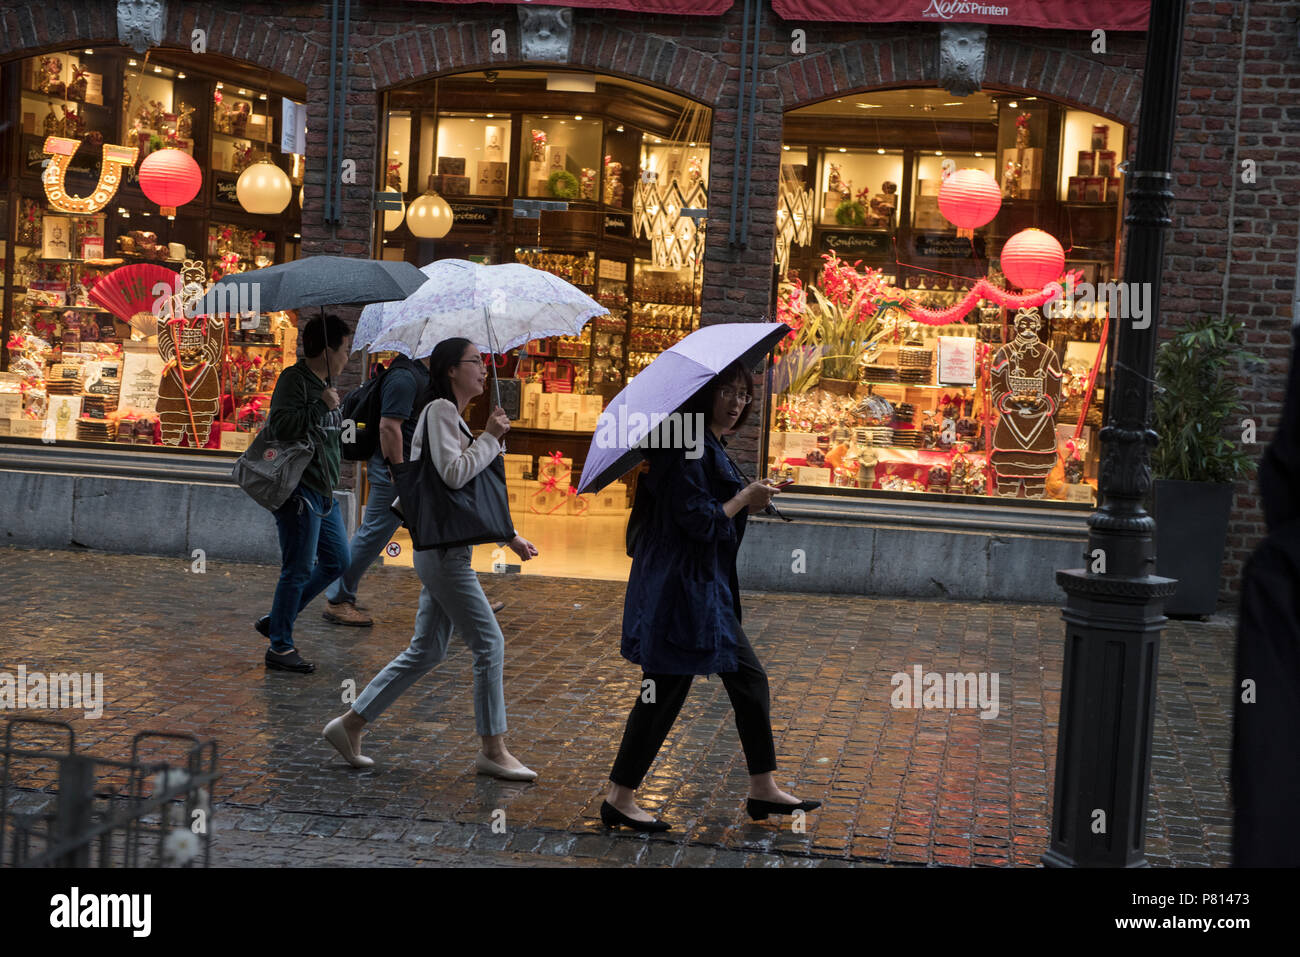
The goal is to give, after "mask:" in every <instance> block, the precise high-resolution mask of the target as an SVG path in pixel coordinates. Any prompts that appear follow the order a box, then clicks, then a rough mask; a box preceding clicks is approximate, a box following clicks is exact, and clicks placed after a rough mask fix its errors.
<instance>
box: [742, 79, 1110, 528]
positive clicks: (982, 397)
mask: <svg viewBox="0 0 1300 957" xmlns="http://www.w3.org/2000/svg"><path fill="white" fill-rule="evenodd" d="M844 100H848V101H849V102H844V101H843V100H836V101H834V103H831V102H828V103H825V104H818V105H816V106H815V107H811V108H807V109H804V110H799V111H795V112H793V113H791V114H787V132H788V133H793V134H794V135H795V136H797V139H796V140H795V141H793V142H790V143H787V144H786V146H785V149H783V155H782V159H783V162H784V164H785V165H784V166H783V173H782V194H781V199H780V202H779V204H778V243H777V258H776V266H777V301H778V317H779V318H781V319H782V320H784V321H786V322H789V323H790V324H791V325H792V327H795V328H796V332H795V333H794V334H792V336H791V337H790V338H789V339H788V340H787V341H786V342H785V343H783V344H782V346H781V347H780V348H779V349H778V350H777V360H776V361H775V362H774V364H773V367H772V373H771V380H770V382H771V390H770V397H769V403H768V416H769V418H768V430H767V437H766V451H765V455H766V468H767V471H768V472H769V473H771V474H776V475H781V476H785V477H790V478H793V479H794V480H795V482H796V483H797V486H798V487H800V489H801V490H803V491H813V492H816V491H831V490H835V491H836V492H838V493H840V494H851V495H884V496H890V497H900V496H902V497H904V498H906V497H908V496H918V495H923V496H926V497H931V498H933V497H935V496H944V497H948V498H962V499H967V500H971V501H978V502H989V503H996V502H1008V501H1016V502H1019V503H1026V502H1029V503H1032V502H1045V503H1056V504H1072V503H1073V504H1077V505H1078V506H1079V507H1084V506H1088V505H1091V504H1092V503H1093V502H1094V501H1095V494H1096V493H1095V488H1096V481H1097V471H1098V463H1099V454H1098V453H1099V449H1098V447H1097V433H1098V431H1099V427H1100V425H1101V421H1102V410H1103V409H1104V403H1105V388H1104V383H1105V373H1106V365H1107V358H1106V356H1105V355H1104V352H1103V349H1102V346H1101V340H1102V339H1103V335H1104V330H1105V326H1106V323H1107V321H1108V317H1107V312H1108V308H1107V304H1106V302H1105V301H1104V299H1105V297H1104V294H1103V296H1102V297H1101V298H1102V299H1103V301H1101V302H1094V301H1090V300H1085V299H1083V298H1082V297H1081V298H1080V300H1079V301H1077V302H1056V303H1045V304H1043V305H1041V306H1038V307H1036V308H1031V309H1025V310H1021V309H1017V308H1006V307H1004V306H1003V305H1001V304H1000V303H999V302H998V301H997V299H996V296H988V295H985V296H983V297H982V298H979V299H975V300H972V298H971V296H970V294H971V291H972V289H973V288H974V287H975V286H976V283H977V282H978V281H979V280H981V279H986V280H988V281H989V282H991V283H993V285H994V286H996V287H999V288H1001V289H1004V290H1006V291H1008V292H1012V293H1017V294H1019V293H1021V292H1023V291H1031V290H1022V289H1020V288H1018V287H1015V286H1008V283H1007V279H1006V277H1005V276H1004V274H1003V269H1002V267H1003V266H1004V265H1008V266H1010V265H1014V263H1009V264H1004V263H1002V261H1001V259H1000V256H1001V252H1002V247H1003V245H1004V244H1005V243H1006V241H1007V240H1008V239H1010V238H1011V237H1012V236H1013V235H1015V234H1016V233H1018V232H1019V231H1021V230H1023V229H1027V228H1036V229H1040V230H1043V231H1045V232H1047V233H1049V234H1051V235H1052V236H1053V237H1055V238H1056V239H1057V240H1059V243H1060V245H1061V248H1062V249H1063V250H1064V253H1065V265H1064V268H1063V269H1062V271H1061V275H1059V276H1052V277H1051V279H1052V280H1055V279H1062V278H1064V276H1065V275H1066V274H1069V275H1071V276H1072V277H1073V278H1075V279H1077V280H1079V281H1082V282H1088V283H1093V284H1094V285H1095V284H1100V283H1103V282H1105V281H1107V280H1109V279H1112V278H1114V277H1115V276H1116V275H1117V273H1118V270H1119V263H1120V258H1119V257H1120V250H1119V248H1118V243H1117V238H1118V235H1119V223H1120V222H1121V219H1120V217H1121V216H1122V210H1121V209H1120V206H1121V205H1122V195H1121V186H1122V180H1121V173H1120V171H1119V167H1118V163H1117V162H1116V160H1117V158H1120V157H1122V156H1123V155H1124V133H1125V131H1124V128H1123V126H1122V125H1120V124H1118V123H1115V122H1114V121H1111V120H1107V119H1106V118H1104V117H1100V116H1096V115H1095V114H1091V113H1088V112H1087V111H1083V110H1074V109H1066V108H1065V107H1063V106H1062V105H1060V104H1057V103H1054V102H1051V101H1048V100H1045V99H1043V98H1041V97H1033V96H1029V97H1019V98H1016V97H1012V96H1009V95H999V94H989V93H981V94H976V95H974V96H972V97H967V98H964V99H963V100H952V99H950V98H949V97H948V96H947V94H944V93H943V92H942V91H931V90H904V91H890V92H887V93H874V94H871V95H870V96H869V97H867V98H866V99H864V100H863V101H862V102H853V101H852V98H849V97H845V98H844ZM868 101H869V102H868ZM859 110H861V111H862V112H859ZM868 111H869V112H868ZM946 111H950V112H946ZM864 144H870V145H864ZM966 169H975V170H979V171H981V172H982V173H983V174H985V176H986V180H987V181H988V182H989V183H990V187H989V189H990V190H991V192H992V196H993V197H994V199H993V201H994V202H995V204H996V203H997V202H999V201H1000V204H1001V205H1000V208H998V210H997V212H996V215H995V216H994V218H993V219H992V220H991V221H988V222H985V223H984V224H983V225H979V226H975V227H965V228H961V229H959V228H958V226H957V225H955V224H954V223H953V222H951V221H950V220H949V219H948V218H947V217H946V216H945V215H944V212H943V211H942V210H941V208H940V202H939V199H940V190H941V188H942V186H943V184H944V182H945V180H946V178H947V177H948V176H951V175H952V174H953V173H955V172H956V171H957V170H966ZM808 183H812V184H815V187H816V204H815V205H816V210H817V216H816V221H815V226H814V228H813V229H812V230H808V231H805V232H804V234H803V235H802V236H799V235H796V233H795V231H794V229H793V228H789V229H785V228H784V224H786V223H787V222H790V223H792V222H793V219H792V218H790V217H789V214H788V213H787V217H786V218H783V216H782V212H783V211H787V210H791V209H793V208H794V207H793V205H792V204H793V203H794V202H796V200H797V198H798V194H799V191H800V189H801V188H802V187H804V186H805V184H808ZM898 187H901V188H898ZM886 197H887V198H888V199H887V200H886ZM873 202H874V206H873ZM873 214H874V215H873ZM783 239H784V243H785V248H784V249H783V248H782V240H783ZM1013 272H1014V270H1013ZM1048 281H1050V280H1048Z"/></svg>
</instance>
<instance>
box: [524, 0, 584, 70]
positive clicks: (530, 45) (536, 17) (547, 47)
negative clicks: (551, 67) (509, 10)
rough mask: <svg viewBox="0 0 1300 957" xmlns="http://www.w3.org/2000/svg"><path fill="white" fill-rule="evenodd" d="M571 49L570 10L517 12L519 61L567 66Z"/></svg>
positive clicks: (526, 8) (534, 8) (527, 9)
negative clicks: (537, 61) (541, 61)
mask: <svg viewBox="0 0 1300 957" xmlns="http://www.w3.org/2000/svg"><path fill="white" fill-rule="evenodd" d="M572 46H573V8H572V7H520V8H519V55H520V56H521V57H522V58H523V59H525V60H545V61H547V62H549V63H567V62H568V60H569V51H570V49H571V47H572Z"/></svg>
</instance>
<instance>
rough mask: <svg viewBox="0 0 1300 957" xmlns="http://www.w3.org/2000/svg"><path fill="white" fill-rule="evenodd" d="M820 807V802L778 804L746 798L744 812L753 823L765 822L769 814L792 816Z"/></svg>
mask: <svg viewBox="0 0 1300 957" xmlns="http://www.w3.org/2000/svg"><path fill="white" fill-rule="evenodd" d="M821 806H822V802H821V801H800V802H799V803H798V804H778V803H777V802H775V801H760V800H758V798H748V799H746V801H745V811H746V812H747V813H748V814H749V816H750V817H751V818H753V819H754V820H755V821H766V820H767V816H768V815H769V814H793V813H794V812H795V811H815V810H817V808H819V807H821Z"/></svg>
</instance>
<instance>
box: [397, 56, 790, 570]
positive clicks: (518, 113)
mask: <svg viewBox="0 0 1300 957" xmlns="http://www.w3.org/2000/svg"><path fill="white" fill-rule="evenodd" d="M594 87H595V89H594V92H593V91H589V90H588V91H577V90H567V89H559V88H555V89H552V88H550V86H549V85H548V77H547V74H546V73H545V72H539V71H530V70H502V71H499V72H498V74H497V75H496V78H495V80H494V81H493V82H492V83H485V82H483V80H482V75H481V74H477V75H465V76H460V77H441V78H439V79H438V80H437V81H436V83H435V82H434V81H427V82H422V83H418V84H413V85H411V86H409V87H405V88H403V89H400V90H394V91H390V93H389V94H388V98H389V102H388V113H387V117H386V120H387V122H386V124H385V125H386V129H387V131H388V142H387V143H386V144H384V145H383V147H382V148H383V150H384V151H385V155H387V156H388V157H389V158H390V160H392V159H396V158H397V155H396V153H395V152H394V150H397V151H401V150H403V149H405V148H406V147H404V146H403V143H404V142H406V141H408V140H409V142H410V144H411V147H410V148H411V151H412V152H413V153H414V154H415V155H414V156H413V157H412V162H414V163H415V164H416V168H417V169H418V170H419V173H420V176H419V177H416V178H414V179H413V180H411V181H405V180H404V181H403V183H402V188H403V191H404V194H405V195H404V200H405V202H406V203H408V204H409V203H410V202H411V201H413V200H414V199H415V198H416V196H417V195H418V194H419V192H420V191H422V190H423V189H424V188H425V184H426V182H427V180H425V179H424V178H423V177H425V176H427V175H433V176H434V177H435V182H434V187H435V189H437V190H438V191H439V192H441V193H442V195H443V196H444V197H446V198H447V199H448V201H449V202H450V204H451V208H452V211H453V223H452V226H451V229H450V231H449V232H448V233H447V235H446V236H444V237H442V238H437V239H432V240H430V239H420V238H417V237H414V236H412V235H410V233H409V230H407V229H405V228H403V227H398V228H393V229H389V228H388V224H387V223H385V228H386V230H387V231H386V232H385V233H384V235H383V239H382V241H381V242H380V243H379V244H378V245H379V247H380V248H381V249H382V255H383V256H384V257H385V258H404V259H406V260H408V261H410V262H414V263H417V264H418V265H425V264H426V263H428V262H430V261H433V260H436V259H444V258H458V259H470V260H473V261H478V262H486V263H509V262H520V263H525V264H527V265H530V266H533V267H535V268H538V269H542V270H545V271H547V272H551V273H553V274H555V275H557V276H559V277H561V278H562V279H564V280H566V281H567V282H570V283H572V284H573V285H574V286H576V287H577V288H578V289H580V290H581V291H583V292H585V293H586V294H587V295H589V296H591V297H592V298H594V299H595V300H596V301H597V302H598V303H599V304H600V305H602V306H604V307H605V308H606V309H608V310H609V313H608V315H603V316H599V317H596V318H594V319H592V320H591V321H590V322H588V323H587V324H586V326H585V327H584V329H583V331H582V333H581V334H580V335H577V336H569V337H555V338H550V339H544V340H537V341H533V342H529V343H526V344H525V345H523V346H522V347H520V348H518V349H516V350H512V352H511V354H510V355H508V356H506V357H504V359H501V358H499V359H498V361H499V362H502V363H504V364H502V365H500V366H499V368H498V372H499V374H500V376H501V377H502V378H503V379H516V380H518V382H519V393H520V402H519V406H518V417H517V418H515V419H513V420H512V425H511V431H510V433H509V435H508V436H507V440H506V446H507V455H506V470H507V478H508V482H509V489H510V496H511V510H512V514H513V516H514V518H515V522H516V527H517V528H519V530H520V532H521V534H523V535H525V536H526V537H529V538H530V539H532V540H533V541H535V542H537V543H538V544H539V546H540V547H541V549H542V557H541V558H539V559H538V560H537V562H536V563H530V564H529V567H528V569H527V570H528V571H533V570H534V569H536V570H537V571H538V572H539V573H549V574H569V573H580V574H584V575H585V574H591V573H593V572H594V573H596V574H597V575H605V574H613V575H615V576H617V575H618V574H619V573H620V572H621V571H623V570H625V565H626V561H627V557H626V555H625V554H624V553H623V550H622V547H621V539H620V538H619V536H620V535H621V529H622V525H621V524H619V523H620V522H622V521H623V520H624V519H625V518H626V510H627V508H628V507H629V505H630V503H631V496H632V494H633V489H634V482H635V479H634V478H632V477H630V476H629V477H626V479H625V482H616V483H614V484H613V485H612V486H610V487H609V488H608V489H606V490H605V491H604V492H603V493H602V494H601V495H599V496H581V497H579V496H577V495H576V494H572V493H571V492H570V488H571V487H573V486H576V485H577V484H578V482H579V481H580V479H579V475H580V473H581V468H582V465H583V458H584V456H585V454H586V452H587V449H588V448H589V446H590V444H591V442H592V439H593V436H594V434H595V432H596V429H597V426H598V422H599V417H600V414H601V413H602V412H603V411H604V410H605V408H606V406H607V405H608V403H609V401H610V400H611V399H612V398H613V397H614V396H615V395H616V394H617V393H618V392H619V391H620V390H622V389H623V388H624V387H625V386H626V385H627V384H628V382H629V381H630V380H631V379H632V378H633V377H635V375H636V374H637V373H638V372H639V371H640V370H641V369H643V368H644V367H645V366H646V365H647V364H649V363H650V362H651V361H652V360H653V359H654V358H655V357H656V356H658V355H660V354H661V353H662V352H663V350H665V349H667V348H668V347H669V346H671V345H672V344H673V343H675V342H677V341H678V340H680V339H681V338H682V337H683V336H685V335H687V334H688V333H689V332H691V331H692V330H694V329H697V328H698V327H699V321H700V305H699V304H700V283H701V277H702V274H703V256H704V232H703V224H704V219H703V214H704V212H705V211H706V210H707V209H708V203H709V191H708V179H709V173H710V168H709V165H710V158H711V152H710V144H709V132H710V127H711V122H712V120H711V114H710V113H709V111H708V110H707V109H704V108H702V107H698V106H696V105H694V104H691V103H689V102H688V101H686V100H685V99H683V98H682V97H680V96H678V95H676V94H674V93H671V92H669V91H662V90H654V89H651V88H649V87H643V86H641V85H639V84H634V83H632V82H630V81H627V80H623V79H621V78H612V77H596V78H595V79H594ZM520 104H527V109H526V110H524V109H520ZM407 117H409V118H410V119H409V124H408V123H407V122H406V120H405V118H407ZM490 146H492V147H496V148H499V149H500V150H501V153H500V154H496V153H492V152H490V149H489V147H490ZM462 163H463V164H464V165H463V168H462V166H461V164H462ZM497 164H499V167H498V165H497ZM510 164H513V165H510ZM484 167H486V169H484ZM498 170H500V172H498ZM449 176H464V177H466V178H467V179H468V180H470V181H471V182H473V183H474V184H476V185H473V186H471V187H470V192H468V193H465V194H460V193H458V192H456V191H455V190H457V189H460V188H461V187H460V186H458V185H452V184H451V183H449V182H448V179H447V177H449ZM439 177H440V178H439ZM484 182H491V183H492V184H493V186H492V188H491V189H487V188H484V187H483V186H481V185H477V184H481V183H484ZM810 186H811V184H810ZM530 199H531V200H550V201H562V202H564V203H566V204H567V206H566V208H564V209H545V210H540V211H534V210H530V209H527V208H520V209H516V207H515V203H514V202H513V201H514V200H530ZM806 206H807V207H808V208H810V207H811V202H810V201H809V202H808V203H807V204H806ZM388 358H389V357H387V356H373V357H372V360H371V361H372V364H373V363H376V362H383V361H386V360H387V359H388ZM488 404H489V403H488V401H486V399H483V400H476V401H475V402H474V403H472V404H471V405H470V407H469V408H468V409H467V411H466V415H467V418H468V419H469V421H470V424H471V426H473V427H480V426H481V425H482V423H483V421H484V420H485V418H486V414H487V406H488ZM552 479H554V481H551V480H552ZM570 518H581V519H583V521H579V522H576V523H574V522H568V519H570ZM591 519H595V521H591ZM601 519H609V520H610V523H609V524H608V525H601V524H600V520H601ZM614 525H618V529H619V533H618V534H615V535H613V536H604V537H600V536H595V537H593V539H592V540H590V541H589V540H587V539H580V538H575V536H581V535H582V534H584V532H583V529H584V528H585V529H595V528H612V527H614ZM552 534H554V535H555V536H556V537H555V538H551V537H550V536H551V535H552ZM561 540H563V541H564V542H568V543H572V542H573V541H576V540H581V541H583V543H584V548H586V549H588V550H589V553H590V554H591V555H594V556H599V557H598V558H597V559H595V561H594V567H587V566H583V567H582V568H576V567H570V566H566V565H564V564H563V562H564V561H565V560H566V559H565V555H566V553H567V554H568V556H570V558H571V557H572V556H573V554H574V551H573V549H572V548H569V549H565V548H562V547H560V541H561ZM548 542H549V543H550V544H549V545H548ZM481 558H482V556H479V555H477V554H476V556H475V563H476V565H475V567H483V568H487V567H491V564H490V563H488V562H486V561H481ZM493 561H494V562H495V561H496V559H494V560H493ZM548 562H559V563H560V564H547V563H548Z"/></svg>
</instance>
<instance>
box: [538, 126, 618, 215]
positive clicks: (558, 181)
mask: <svg viewBox="0 0 1300 957" xmlns="http://www.w3.org/2000/svg"><path fill="white" fill-rule="evenodd" d="M520 129H521V131H523V142H522V143H521V144H520V172H521V175H522V177H523V179H522V182H521V184H520V185H521V191H520V192H521V195H523V196H530V197H540V198H545V199H562V200H588V201H592V202H595V201H596V200H597V198H598V189H599V185H600V184H599V182H598V180H599V177H600V168H601V157H602V152H601V137H602V132H603V124H602V122H601V121H600V120H599V119H597V118H595V117H584V116H582V114H580V113H574V114H570V115H568V116H559V115H551V114H545V115H534V114H525V115H524V116H523V118H522V123H521V125H520Z"/></svg>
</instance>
